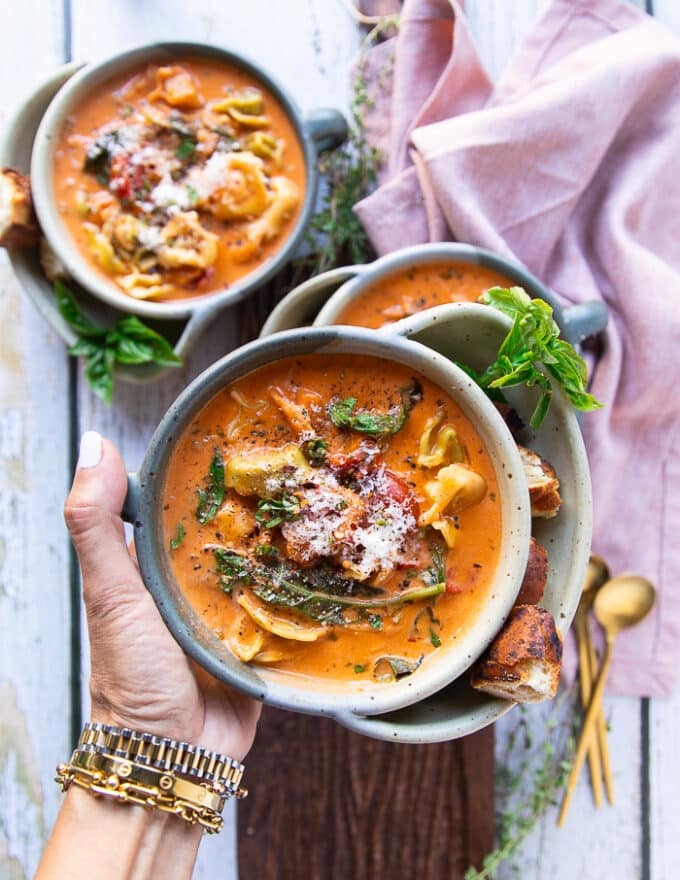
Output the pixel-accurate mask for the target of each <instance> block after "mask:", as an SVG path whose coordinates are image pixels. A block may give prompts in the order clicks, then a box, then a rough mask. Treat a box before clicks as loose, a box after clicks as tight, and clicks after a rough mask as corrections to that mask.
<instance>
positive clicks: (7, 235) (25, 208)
mask: <svg viewBox="0 0 680 880" xmlns="http://www.w3.org/2000/svg"><path fill="white" fill-rule="evenodd" d="M37 241H38V224H37V222H36V219H35V214H34V213H33V202H32V201H31V185H30V183H29V180H28V177H24V176H23V175H22V174H19V172H18V171H15V170H14V169H13V168H2V169H0V247H5V248H20V247H31V246H32V245H34V244H36V243H37Z"/></svg>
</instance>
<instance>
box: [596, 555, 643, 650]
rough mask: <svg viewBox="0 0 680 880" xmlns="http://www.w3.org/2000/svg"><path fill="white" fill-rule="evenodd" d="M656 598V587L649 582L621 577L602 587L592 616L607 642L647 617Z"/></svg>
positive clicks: (635, 576)
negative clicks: (600, 627) (603, 632)
mask: <svg viewBox="0 0 680 880" xmlns="http://www.w3.org/2000/svg"><path fill="white" fill-rule="evenodd" d="M655 595H656V590H655V589H654V586H653V585H652V584H651V583H650V582H649V581H648V580H647V579H646V578H643V577H642V576H641V575H638V574H632V573H630V572H624V573H623V574H618V575H616V577H613V578H611V579H610V580H608V581H607V582H606V583H605V584H603V585H602V587H601V588H600V590H599V591H598V593H597V595H596V596H595V601H594V602H593V613H594V614H595V618H596V620H597V621H598V623H599V624H600V625H601V626H602V628H603V629H604V631H605V634H606V636H607V641H609V640H610V639H613V638H615V637H616V636H617V635H618V634H619V633H620V632H621V630H622V629H626V628H627V627H629V626H634V625H635V624H636V623H639V622H640V621H641V620H642V619H643V618H644V617H646V616H647V614H649V612H650V611H651V610H652V606H653V605H654V599H655Z"/></svg>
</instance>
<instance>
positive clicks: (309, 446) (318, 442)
mask: <svg viewBox="0 0 680 880" xmlns="http://www.w3.org/2000/svg"><path fill="white" fill-rule="evenodd" d="M302 452H303V455H304V456H305V458H306V459H307V461H308V462H309V463H310V464H311V465H312V467H321V465H323V464H326V462H327V460H328V454H327V453H328V441H327V440H324V439H322V438H321V437H314V438H312V439H311V440H307V441H305V443H303V444H302Z"/></svg>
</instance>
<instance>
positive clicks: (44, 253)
mask: <svg viewBox="0 0 680 880" xmlns="http://www.w3.org/2000/svg"><path fill="white" fill-rule="evenodd" d="M39 259H40V268H41V269H42V270H43V273H44V275H45V278H47V280H48V281H63V280H64V279H67V278H68V277H69V276H68V272H67V271H66V266H64V264H63V263H62V262H61V260H60V259H59V257H58V256H57V254H56V252H55V251H54V250H53V249H52V245H51V244H50V243H49V242H48V240H47V239H46V238H45V237H44V236H41V237H40V250H39Z"/></svg>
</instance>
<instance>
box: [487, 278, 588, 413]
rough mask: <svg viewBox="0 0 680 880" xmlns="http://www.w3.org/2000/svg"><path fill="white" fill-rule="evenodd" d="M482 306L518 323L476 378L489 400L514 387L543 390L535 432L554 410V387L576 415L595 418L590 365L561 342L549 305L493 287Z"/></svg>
mask: <svg viewBox="0 0 680 880" xmlns="http://www.w3.org/2000/svg"><path fill="white" fill-rule="evenodd" d="M480 302H483V303H485V304H487V305H490V306H493V307H494V308H496V309H498V310H499V311H501V312H503V313H504V314H506V315H508V316H509V317H510V318H512V319H513V325H512V327H511V328H510V331H509V333H508V335H507V336H506V337H505V339H504V340H503V342H502V344H501V347H500V348H499V349H498V357H497V358H496V360H495V361H494V362H493V363H492V364H490V365H489V366H488V367H487V368H486V370H485V371H484V372H483V373H481V374H472V373H471V374H472V375H474V378H475V379H476V381H477V382H478V383H479V385H481V387H482V388H484V389H485V390H486V391H487V392H489V394H490V396H493V392H494V391H497V389H500V388H507V387H510V386H513V385H528V386H532V385H538V387H539V388H540V389H541V397H540V399H539V401H538V403H537V405H536V408H535V409H534V412H533V414H532V416H531V419H530V422H529V424H530V425H531V427H532V428H534V429H536V428H538V427H540V425H541V424H542V422H543V419H544V418H545V417H546V415H547V413H548V410H549V409H550V402H551V399H552V385H553V382H554V383H556V384H557V385H558V386H559V387H560V388H561V389H562V390H563V391H564V393H565V394H566V395H567V397H568V398H569V400H570V401H571V403H572V404H573V405H574V407H575V408H576V409H579V410H582V411H583V412H590V411H591V410H595V409H599V408H600V407H601V406H602V404H601V403H599V401H597V400H596V399H595V398H594V397H593V395H592V394H589V393H588V392H587V391H586V383H587V380H588V372H587V368H586V364H585V361H584V360H583V358H582V357H581V356H580V355H579V354H578V353H577V352H576V350H575V349H574V347H573V345H571V343H569V342H566V341H565V340H564V339H560V338H559V335H560V328H559V327H558V326H557V324H556V323H555V320H554V319H553V316H552V314H553V310H552V308H551V307H550V306H549V305H548V303H547V302H545V301H544V300H542V299H531V297H530V296H529V295H528V294H527V293H526V292H525V291H524V290H522V288H521V287H510V288H503V287H492V288H491V289H490V290H487V291H486V292H485V293H484V294H482V296H481V297H480ZM541 368H543V370H545V372H543V370H542V369H541ZM546 374H547V375H546Z"/></svg>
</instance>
